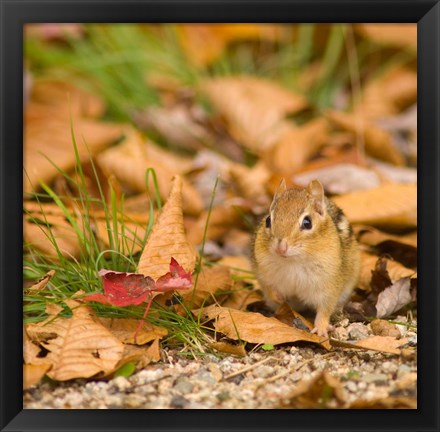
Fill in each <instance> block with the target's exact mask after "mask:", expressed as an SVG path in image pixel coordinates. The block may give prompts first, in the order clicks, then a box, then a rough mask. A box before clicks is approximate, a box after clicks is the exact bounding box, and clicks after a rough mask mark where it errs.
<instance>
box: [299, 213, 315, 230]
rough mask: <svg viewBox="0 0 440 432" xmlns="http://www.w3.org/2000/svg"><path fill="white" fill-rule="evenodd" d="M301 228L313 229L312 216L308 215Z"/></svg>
mask: <svg viewBox="0 0 440 432" xmlns="http://www.w3.org/2000/svg"><path fill="white" fill-rule="evenodd" d="M301 229H306V230H309V229H312V219H310V216H306V217H305V218H304V219H303V221H302V223H301Z"/></svg>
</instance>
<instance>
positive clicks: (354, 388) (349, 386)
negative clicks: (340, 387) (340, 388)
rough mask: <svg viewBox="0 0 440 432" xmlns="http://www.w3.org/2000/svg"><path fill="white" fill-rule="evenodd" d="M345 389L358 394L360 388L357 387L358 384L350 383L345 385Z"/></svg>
mask: <svg viewBox="0 0 440 432" xmlns="http://www.w3.org/2000/svg"><path fill="white" fill-rule="evenodd" d="M345 387H346V388H347V390H348V391H350V392H352V393H356V391H357V388H358V386H357V385H356V383H355V382H354V381H348V382H347V384H345Z"/></svg>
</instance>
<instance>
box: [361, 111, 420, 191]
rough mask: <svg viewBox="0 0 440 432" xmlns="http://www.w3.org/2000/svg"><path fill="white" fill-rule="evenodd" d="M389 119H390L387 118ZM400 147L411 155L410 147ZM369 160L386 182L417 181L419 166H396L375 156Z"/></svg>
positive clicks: (374, 169) (369, 164) (370, 164)
mask: <svg viewBox="0 0 440 432" xmlns="http://www.w3.org/2000/svg"><path fill="white" fill-rule="evenodd" d="M387 121H389V120H388V119H387ZM397 133H398V132H397ZM400 149H401V150H402V152H404V154H405V155H406V156H408V157H411V156H410V155H409V153H408V152H409V149H405V148H404V147H402V146H400ZM367 160H368V166H369V167H370V168H371V169H372V170H373V171H375V172H376V173H377V174H378V175H379V176H380V177H381V178H382V179H383V181H384V182H391V183H413V184H416V183H417V168H410V167H400V166H395V165H391V164H389V163H386V162H382V161H379V160H377V159H373V158H367ZM409 163H411V165H412V162H410V161H409ZM414 165H416V164H414Z"/></svg>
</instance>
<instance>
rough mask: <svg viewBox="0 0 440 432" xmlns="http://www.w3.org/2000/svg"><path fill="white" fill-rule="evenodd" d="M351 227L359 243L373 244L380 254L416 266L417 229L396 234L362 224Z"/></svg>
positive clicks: (410, 266) (406, 264)
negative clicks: (403, 233) (408, 232)
mask: <svg viewBox="0 0 440 432" xmlns="http://www.w3.org/2000/svg"><path fill="white" fill-rule="evenodd" d="M353 229H354V231H355V233H356V236H357V239H358V241H359V242H360V243H362V244H366V245H368V246H374V248H375V249H376V250H377V251H378V252H379V253H380V254H385V255H389V256H391V257H392V258H393V259H394V260H396V261H399V262H400V263H402V264H403V265H404V266H405V267H409V268H415V267H416V266H417V231H415V232H414V233H410V234H406V235H399V236H398V235H393V234H388V233H385V232H382V231H379V230H377V229H375V228H373V227H369V226H364V225H360V226H359V225H357V226H356V225H355V226H354V227H353Z"/></svg>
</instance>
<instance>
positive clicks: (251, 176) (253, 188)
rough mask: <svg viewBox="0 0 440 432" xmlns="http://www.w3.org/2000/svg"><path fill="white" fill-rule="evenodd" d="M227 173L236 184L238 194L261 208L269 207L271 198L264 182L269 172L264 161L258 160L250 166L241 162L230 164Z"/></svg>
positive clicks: (267, 179) (268, 177)
mask: <svg viewBox="0 0 440 432" xmlns="http://www.w3.org/2000/svg"><path fill="white" fill-rule="evenodd" d="M229 175H230V176H231V178H232V180H233V181H234V183H235V185H236V186H237V190H238V194H239V195H240V196H242V197H244V198H246V199H249V200H250V201H251V202H253V203H255V204H256V205H257V206H258V207H261V208H263V209H267V208H268V207H269V205H270V202H271V199H270V197H269V196H268V194H267V190H266V184H267V182H268V181H269V179H270V176H271V173H270V171H269V169H268V168H267V166H266V164H265V163H264V162H261V161H260V162H258V163H257V164H256V165H255V166H254V167H252V168H248V167H247V166H246V165H242V164H231V165H230V167H229ZM257 210H258V209H257Z"/></svg>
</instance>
